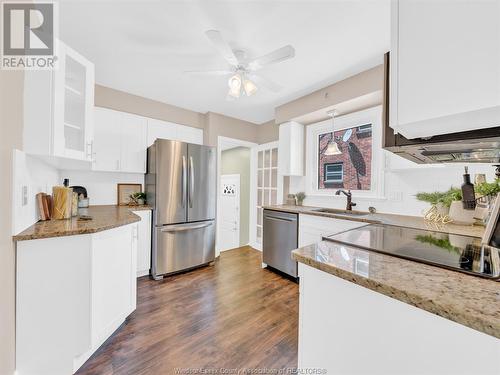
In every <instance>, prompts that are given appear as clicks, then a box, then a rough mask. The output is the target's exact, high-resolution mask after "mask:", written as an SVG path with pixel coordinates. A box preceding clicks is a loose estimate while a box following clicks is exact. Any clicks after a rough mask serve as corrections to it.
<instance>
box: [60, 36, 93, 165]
mask: <svg viewBox="0 0 500 375" xmlns="http://www.w3.org/2000/svg"><path fill="white" fill-rule="evenodd" d="M54 74H55V79H54V82H55V85H54V114H53V116H54V134H53V137H54V150H53V151H54V155H55V156H62V157H68V158H72V159H79V160H88V161H90V160H91V158H92V153H91V147H92V138H93V116H92V108H93V106H94V65H93V64H92V63H91V62H90V61H88V60H87V59H86V58H85V57H83V56H82V55H80V54H79V53H77V52H76V51H74V50H72V49H71V48H69V47H68V46H66V45H64V44H63V43H61V45H60V59H59V69H57V70H56V71H55V73H54Z"/></svg>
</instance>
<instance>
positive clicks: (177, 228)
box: [160, 221, 213, 233]
mask: <svg viewBox="0 0 500 375" xmlns="http://www.w3.org/2000/svg"><path fill="white" fill-rule="evenodd" d="M211 225H213V222H212V221H210V222H208V223H199V224H198V223H196V224H176V225H167V226H165V227H163V228H161V229H160V232H163V233H165V232H184V231H187V230H192V229H202V228H206V227H209V226H211Z"/></svg>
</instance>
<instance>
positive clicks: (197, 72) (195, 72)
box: [184, 70, 234, 76]
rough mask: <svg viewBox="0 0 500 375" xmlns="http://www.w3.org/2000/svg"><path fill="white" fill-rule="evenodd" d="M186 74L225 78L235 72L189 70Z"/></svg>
mask: <svg viewBox="0 0 500 375" xmlns="http://www.w3.org/2000/svg"><path fill="white" fill-rule="evenodd" d="M184 73H185V74H192V75H205V76H225V75H228V74H232V73H234V72H232V71H230V70H187V71H185V72H184Z"/></svg>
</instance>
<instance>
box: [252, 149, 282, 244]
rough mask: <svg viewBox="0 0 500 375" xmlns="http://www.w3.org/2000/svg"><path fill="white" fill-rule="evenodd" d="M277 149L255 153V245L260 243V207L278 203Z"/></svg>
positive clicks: (261, 209)
mask: <svg viewBox="0 0 500 375" xmlns="http://www.w3.org/2000/svg"><path fill="white" fill-rule="evenodd" d="M278 186H279V180H278V148H277V147H269V148H266V149H261V150H259V151H258V152H257V228H256V230H257V233H256V242H257V244H261V243H262V212H263V208H262V206H268V205H274V204H277V203H278V191H279V190H278Z"/></svg>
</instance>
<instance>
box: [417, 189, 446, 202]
mask: <svg viewBox="0 0 500 375" xmlns="http://www.w3.org/2000/svg"><path fill="white" fill-rule="evenodd" d="M443 195H444V193H441V192H439V191H435V192H434V193H417V195H416V198H417V199H418V200H419V201H422V202H428V203H430V204H438V203H439V202H440V201H441V199H442V198H443Z"/></svg>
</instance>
